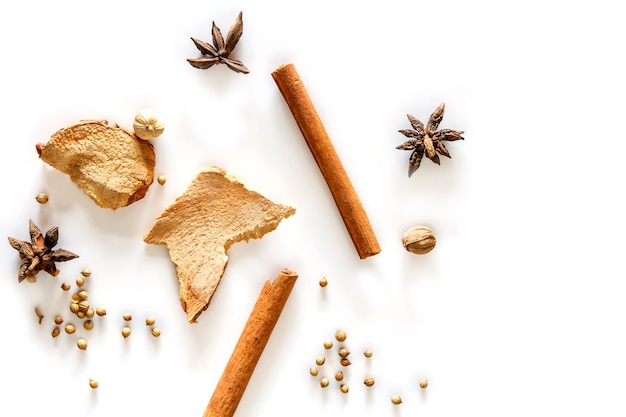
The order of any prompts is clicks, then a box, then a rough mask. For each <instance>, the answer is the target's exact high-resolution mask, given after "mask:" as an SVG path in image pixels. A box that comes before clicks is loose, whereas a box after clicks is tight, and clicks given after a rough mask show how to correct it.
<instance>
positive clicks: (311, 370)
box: [309, 368, 318, 376]
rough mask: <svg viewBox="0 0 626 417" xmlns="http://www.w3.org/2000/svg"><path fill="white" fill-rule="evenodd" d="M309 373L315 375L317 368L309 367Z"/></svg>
mask: <svg viewBox="0 0 626 417" xmlns="http://www.w3.org/2000/svg"><path fill="white" fill-rule="evenodd" d="M309 373H310V374H311V376H317V374H318V370H317V368H311V369H309Z"/></svg>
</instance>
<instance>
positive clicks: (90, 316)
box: [85, 307, 95, 319]
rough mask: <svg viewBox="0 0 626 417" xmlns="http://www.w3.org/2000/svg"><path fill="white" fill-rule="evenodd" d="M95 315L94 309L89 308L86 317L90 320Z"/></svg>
mask: <svg viewBox="0 0 626 417" xmlns="http://www.w3.org/2000/svg"><path fill="white" fill-rule="evenodd" d="M94 314H95V312H94V311H93V308H92V307H89V308H88V309H87V311H85V317H87V318H88V319H90V318H92V317H93V315H94Z"/></svg>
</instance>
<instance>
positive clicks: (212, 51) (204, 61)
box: [187, 12, 250, 74]
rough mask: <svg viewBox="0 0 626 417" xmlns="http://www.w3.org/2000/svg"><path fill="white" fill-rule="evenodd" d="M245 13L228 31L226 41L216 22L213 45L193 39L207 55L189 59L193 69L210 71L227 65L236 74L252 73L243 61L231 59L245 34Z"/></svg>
mask: <svg viewBox="0 0 626 417" xmlns="http://www.w3.org/2000/svg"><path fill="white" fill-rule="evenodd" d="M242 17H243V12H239V15H238V16H237V19H236V20H235V23H233V25H232V26H231V27H230V29H229V30H228V34H227V35H226V41H224V37H223V36H222V32H221V31H220V28H219V27H217V25H216V24H215V22H213V26H212V28H211V35H212V37H213V45H211V44H210V43H208V42H204V41H201V40H199V39H195V38H191V40H192V41H193V43H194V44H195V45H196V48H198V50H199V51H200V53H202V55H205V57H202V58H188V59H187V62H189V64H191V66H192V67H194V68H198V69H208V68H211V67H212V66H213V65H216V64H226V66H227V67H228V68H230V69H231V70H233V71H235V72H240V73H243V74H247V73H249V72H250V70H248V68H246V66H245V65H243V63H242V62H241V61H238V60H236V59H232V58H229V57H228V56H229V55H230V53H231V52H233V49H235V46H236V45H237V42H239V38H241V35H242V34H243V19H242Z"/></svg>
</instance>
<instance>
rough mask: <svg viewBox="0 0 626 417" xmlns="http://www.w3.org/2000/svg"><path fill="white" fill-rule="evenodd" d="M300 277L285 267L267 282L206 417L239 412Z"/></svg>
mask: <svg viewBox="0 0 626 417" xmlns="http://www.w3.org/2000/svg"><path fill="white" fill-rule="evenodd" d="M297 278H298V274H297V273H295V272H293V271H290V270H288V269H283V270H281V271H280V273H279V274H278V276H276V278H275V279H274V282H273V283H271V282H270V281H269V280H267V281H266V282H265V285H264V286H263V289H262V290H261V294H259V297H258V298H257V301H256V304H255V305H254V308H253V309H252V312H251V313H250V317H249V318H248V321H247V322H246V325H245V327H244V329H243V332H242V333H241V336H240V337H239V340H238V341H237V345H235V349H234V350H233V353H232V355H231V357H230V359H229V360H228V363H227V364H226V368H225V369H224V372H223V373H222V376H221V377H220V380H219V381H218V383H217V387H216V388H215V391H214V392H213V396H212V397H211V400H210V401H209V405H208V406H207V408H206V410H205V412H204V415H203V417H232V416H233V415H234V414H235V410H236V409H237V405H239V401H240V400H241V397H242V396H243V393H244V391H245V390H246V387H247V386H248V382H249V381H250V378H251V377H252V373H253V372H254V368H255V367H256V364H257V362H258V361H259V358H260V357H261V353H263V349H264V348H265V345H266V344H267V341H268V340H269V338H270V335H271V334H272V330H274V326H275V325H276V322H277V321H278V317H279V316H280V313H281V312H282V310H283V307H284V306H285V303H286V302H287V298H288V297H289V294H290V293H291V289H292V288H293V286H294V284H295V283H296V279H297Z"/></svg>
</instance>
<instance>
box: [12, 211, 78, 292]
mask: <svg viewBox="0 0 626 417" xmlns="http://www.w3.org/2000/svg"><path fill="white" fill-rule="evenodd" d="M28 224H29V232H30V241H31V243H28V242H25V241H23V240H17V239H14V238H12V237H9V243H10V244H11V247H13V249H15V250H17V251H18V252H19V254H20V259H23V260H24V262H23V263H22V266H20V269H19V271H18V273H17V280H18V281H19V282H22V281H23V280H24V279H27V278H28V279H29V280H32V281H34V280H35V275H37V273H38V272H39V271H41V270H43V271H46V272H47V273H49V274H50V275H52V276H53V277H54V276H57V275H58V274H59V272H60V271H59V270H58V269H57V267H56V265H55V263H56V262H65V261H69V260H71V259H74V258H78V255H76V254H74V253H72V252H70V251H68V250H65V249H56V250H52V248H53V247H55V246H56V244H57V242H58V240H59V228H58V227H56V226H55V227H53V228H51V229H50V230H48V231H47V232H46V234H45V236H44V235H43V234H42V233H41V230H39V228H38V227H37V226H35V223H33V221H32V220H29V223H28Z"/></svg>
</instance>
